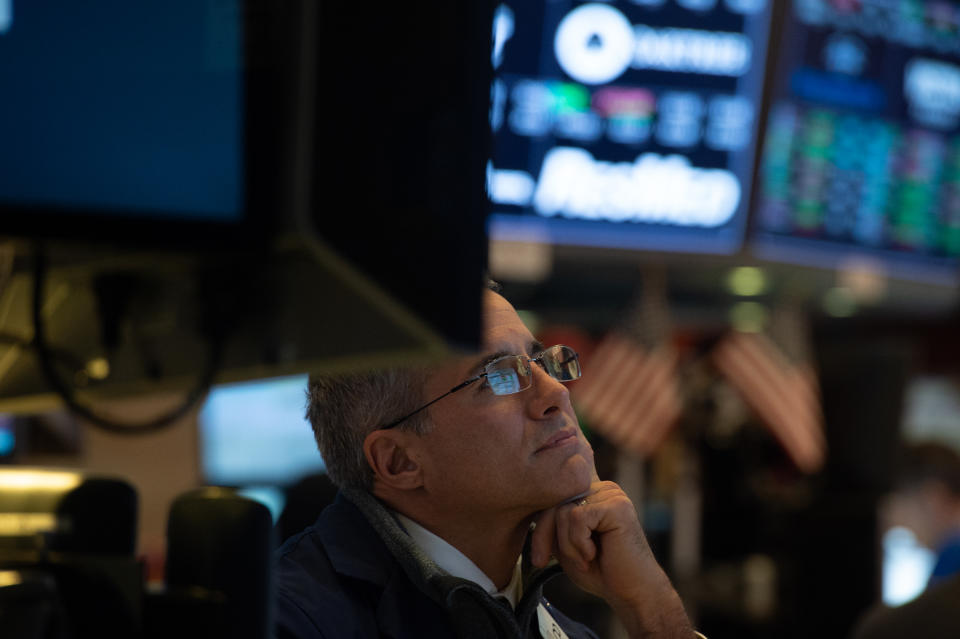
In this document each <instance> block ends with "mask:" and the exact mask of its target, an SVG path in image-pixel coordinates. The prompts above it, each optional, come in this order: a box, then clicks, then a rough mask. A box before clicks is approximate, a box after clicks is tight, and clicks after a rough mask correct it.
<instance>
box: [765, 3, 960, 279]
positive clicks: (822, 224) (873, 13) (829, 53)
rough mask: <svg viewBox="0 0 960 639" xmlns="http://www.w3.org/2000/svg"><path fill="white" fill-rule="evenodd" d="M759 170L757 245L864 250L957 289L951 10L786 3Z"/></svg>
mask: <svg viewBox="0 0 960 639" xmlns="http://www.w3.org/2000/svg"><path fill="white" fill-rule="evenodd" d="M785 6H786V11H785V15H784V20H783V35H782V37H781V38H779V39H778V47H777V51H776V52H773V51H771V55H776V57H777V58H778V63H777V68H776V70H775V72H774V74H773V78H774V83H773V85H772V86H771V88H770V90H771V92H772V93H771V106H770V113H769V118H768V121H767V126H766V135H765V141H764V149H763V154H762V159H761V163H760V172H759V177H758V181H759V184H758V197H757V200H756V217H755V222H754V224H753V231H752V234H751V235H752V245H753V247H754V251H755V252H756V254H757V255H758V256H759V257H761V258H766V259H771V260H779V261H785V262H794V263H801V264H808V265H813V266H822V267H827V268H831V267H836V266H838V265H840V264H842V263H843V262H844V261H846V260H848V259H851V258H856V259H861V258H866V259H870V260H873V261H874V262H876V263H878V264H880V265H881V267H882V268H883V270H885V271H886V272H887V274H888V275H890V276H892V277H895V278H899V279H904V280H916V281H925V282H930V283H943V284H947V285H950V284H954V283H955V282H956V270H957V258H958V257H960V5H958V4H957V3H956V2H944V1H942V0H917V1H913V2H891V1H889V0H858V1H856V2H847V1H841V0H794V1H791V2H788V3H785Z"/></svg>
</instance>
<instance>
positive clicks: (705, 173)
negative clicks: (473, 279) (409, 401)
mask: <svg viewBox="0 0 960 639" xmlns="http://www.w3.org/2000/svg"><path fill="white" fill-rule="evenodd" d="M771 1H772V0H630V1H615V2H604V3H599V2H588V3H582V2H569V1H558V2H519V1H515V0H514V1H510V2H505V3H503V4H501V5H500V6H499V7H498V8H497V10H496V13H495V18H494V50H493V64H494V68H495V73H496V79H495V81H494V84H493V88H492V100H491V102H492V104H491V111H490V123H491V126H492V129H493V132H494V151H493V157H492V159H491V161H490V164H489V167H488V191H489V194H490V198H491V200H492V203H493V215H492V216H491V220H490V234H491V237H492V238H494V239H525V238H528V237H531V236H532V237H536V238H540V239H546V240H548V241H550V242H553V243H559V244H572V245H591V246H603V247H621V248H643V249H654V250H666V251H687V252H711V253H729V252H734V251H736V250H738V249H739V248H740V246H741V242H742V239H743V231H744V222H745V216H746V211H747V208H748V200H749V194H750V191H751V173H752V170H753V159H754V146H755V139H756V129H757V119H758V114H759V105H760V99H761V93H762V81H763V74H764V66H765V52H766V47H767V39H768V32H769V26H770V13H771Z"/></svg>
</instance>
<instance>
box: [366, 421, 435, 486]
mask: <svg viewBox="0 0 960 639" xmlns="http://www.w3.org/2000/svg"><path fill="white" fill-rule="evenodd" d="M363 454H364V456H365V457H366V458H367V463H368V464H370V468H371V469H373V476H374V480H375V481H381V482H383V483H384V484H385V485H387V486H390V487H392V488H395V489H397V490H412V489H415V488H419V487H420V486H422V485H423V477H422V473H421V468H420V464H419V462H418V461H417V455H416V453H415V452H414V451H412V450H411V449H410V446H409V434H408V433H405V432H403V431H398V430H375V431H373V432H372V433H370V434H369V435H367V437H366V438H365V439H364V440H363Z"/></svg>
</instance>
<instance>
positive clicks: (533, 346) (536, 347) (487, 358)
mask: <svg viewBox="0 0 960 639" xmlns="http://www.w3.org/2000/svg"><path fill="white" fill-rule="evenodd" d="M542 350H543V343H542V342H541V341H540V340H536V339H535V340H533V341H532V342H530V343H529V344H528V345H527V353H526V355H527V357H533V356H534V354H536V353H539V352H540V351H542ZM508 355H516V353H512V352H510V351H504V350H499V351H496V352H495V353H488V354H486V355H484V356H483V358H482V359H480V360H479V361H478V362H477V363H476V364H475V365H474V366H473V368H471V369H470V371H471V372H472V373H479V372H480V371H482V370H483V367H484V366H486V365H487V364H489V363H490V362H493V361H494V360H498V359H500V358H501V357H506V356H508Z"/></svg>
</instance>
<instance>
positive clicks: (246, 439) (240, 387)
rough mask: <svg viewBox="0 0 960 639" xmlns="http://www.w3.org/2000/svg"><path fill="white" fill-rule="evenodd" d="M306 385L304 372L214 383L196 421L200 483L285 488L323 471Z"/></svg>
mask: <svg viewBox="0 0 960 639" xmlns="http://www.w3.org/2000/svg"><path fill="white" fill-rule="evenodd" d="M306 386H307V377H306V376H305V375H304V376H296V377H284V378H277V379H271V380H263V381H257V382H244V383H241V384H227V385H223V386H216V387H214V389H213V390H212V391H211V392H210V395H209V397H208V398H207V401H206V403H204V406H203V409H202V410H201V411H200V419H199V422H200V445H201V460H202V465H203V468H202V471H203V478H204V481H206V482H207V483H209V484H216V485H221V486H251V485H261V486H284V485H289V484H292V483H294V482H296V481H297V480H299V479H301V478H302V477H304V476H306V475H309V474H313V473H318V472H322V471H323V470H324V465H323V459H322V458H321V457H320V453H319V451H318V450H317V445H316V442H315V441H314V439H313V431H312V430H311V428H310V423H309V422H308V421H307V420H306V418H305V417H304V414H305V412H306Z"/></svg>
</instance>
